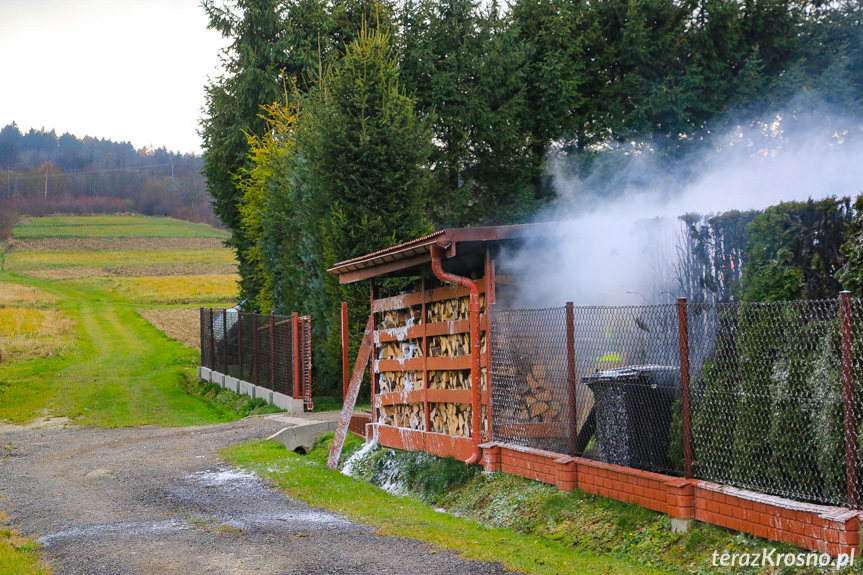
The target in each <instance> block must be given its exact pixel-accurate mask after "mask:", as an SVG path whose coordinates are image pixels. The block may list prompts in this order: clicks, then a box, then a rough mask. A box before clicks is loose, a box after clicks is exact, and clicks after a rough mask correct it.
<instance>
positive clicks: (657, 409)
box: [583, 365, 680, 473]
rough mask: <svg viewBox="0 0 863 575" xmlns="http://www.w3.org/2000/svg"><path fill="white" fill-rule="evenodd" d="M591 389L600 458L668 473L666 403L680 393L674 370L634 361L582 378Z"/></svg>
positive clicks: (668, 414)
mask: <svg viewBox="0 0 863 575" xmlns="http://www.w3.org/2000/svg"><path fill="white" fill-rule="evenodd" d="M583 381H584V383H585V384H586V385H587V386H588V387H589V388H590V390H591V391H592V392H593V397H594V409H595V411H596V435H597V439H598V440H599V451H600V456H601V458H602V461H604V462H606V463H613V464H615V465H623V466H625V467H633V468H635V469H643V470H645V471H656V472H664V473H665V472H669V471H670V470H671V461H670V460H669V458H668V431H669V427H670V426H671V406H672V405H673V404H674V402H675V400H677V399H678V398H679V397H680V368H678V367H673V366H665V365H634V366H629V367H620V368H617V369H609V370H606V371H597V372H596V373H594V374H592V375H589V376H587V377H585V378H584V379H583Z"/></svg>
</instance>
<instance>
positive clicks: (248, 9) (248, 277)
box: [201, 0, 297, 300]
mask: <svg viewBox="0 0 863 575" xmlns="http://www.w3.org/2000/svg"><path fill="white" fill-rule="evenodd" d="M203 7H204V10H205V11H206V13H207V16H208V18H209V19H210V28H213V29H216V30H218V31H219V32H221V33H222V35H223V36H225V37H226V38H231V39H232V40H233V42H232V43H231V45H230V47H229V48H228V49H226V51H225V54H224V56H223V65H224V68H225V73H224V74H223V75H222V76H221V77H219V78H217V79H215V80H214V81H212V82H211V83H210V84H209V85H208V86H207V104H206V116H205V117H204V118H203V120H202V121H201V136H202V137H203V140H204V144H203V148H204V173H205V175H206V177H207V189H208V191H209V193H210V195H211V196H212V197H213V209H214V211H215V213H216V215H217V216H218V218H219V219H220V220H221V221H222V223H223V224H224V225H225V226H226V227H227V228H229V229H230V230H231V239H230V241H229V245H230V246H231V247H233V248H234V249H235V250H236V252H237V260H238V262H239V270H240V277H241V279H240V295H241V297H242V298H243V299H250V300H253V299H254V298H255V296H256V295H257V293H258V291H259V290H260V287H261V286H260V284H259V283H258V280H257V278H258V275H257V274H256V273H255V271H254V265H253V264H252V263H251V262H250V261H249V256H248V253H249V250H250V249H251V247H252V245H251V242H250V240H249V238H248V237H247V235H246V233H245V232H244V230H243V227H242V225H241V223H242V222H241V214H240V205H241V203H242V196H243V193H242V190H241V189H240V188H239V187H238V186H237V182H236V178H237V177H238V175H239V174H240V173H241V171H242V170H243V169H249V168H250V160H249V158H248V153H249V143H248V135H258V136H260V135H262V134H263V133H264V131H265V130H266V129H267V123H266V121H265V120H264V119H263V118H262V117H261V105H264V104H272V103H273V102H278V101H280V100H282V99H283V98H284V93H285V89H284V85H285V84H286V83H287V82H288V78H285V77H283V76H282V74H283V70H285V66H286V62H285V60H286V54H287V53H288V52H289V49H288V46H287V45H286V43H285V36H286V34H285V30H286V29H287V28H288V26H287V25H286V14H285V9H284V3H283V2H281V1H280V0H235V2H234V3H233V4H232V5H230V6H226V7H219V6H217V5H216V3H215V1H214V0H204V2H203ZM291 72H294V74H292V75H296V74H297V72H296V70H292V71H288V70H286V71H285V72H284V73H285V74H290V73H291Z"/></svg>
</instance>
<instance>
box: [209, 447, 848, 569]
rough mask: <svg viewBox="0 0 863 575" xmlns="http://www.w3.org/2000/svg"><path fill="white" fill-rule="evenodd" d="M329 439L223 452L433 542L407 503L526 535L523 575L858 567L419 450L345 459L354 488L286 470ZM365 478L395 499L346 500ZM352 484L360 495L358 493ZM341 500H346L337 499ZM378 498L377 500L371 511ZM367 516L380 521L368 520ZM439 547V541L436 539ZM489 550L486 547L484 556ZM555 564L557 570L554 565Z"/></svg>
mask: <svg viewBox="0 0 863 575" xmlns="http://www.w3.org/2000/svg"><path fill="white" fill-rule="evenodd" d="M331 440H332V434H328V435H325V436H323V437H322V438H319V440H318V443H317V444H316V446H315V448H314V449H313V450H312V451H311V452H310V453H309V455H307V456H302V457H301V456H296V455H295V454H286V453H285V452H284V450H282V451H281V453H280V452H279V449H278V447H275V448H273V447H271V446H269V445H268V444H248V445H247V446H243V447H238V448H237V449H238V450H240V453H241V456H239V457H238V456H236V455H234V453H232V452H226V454H225V455H226V456H228V458H229V459H230V460H231V461H232V462H234V463H236V464H240V465H242V466H243V467H246V468H247V469H250V470H252V471H255V472H256V473H258V474H259V475H262V476H264V477H266V478H267V479H268V480H269V481H271V482H273V483H274V484H275V485H276V486H278V487H281V488H283V489H285V490H286V491H288V493H289V494H291V495H292V496H294V497H296V498H298V499H301V500H304V501H307V502H309V503H312V504H314V505H321V506H323V507H327V508H330V509H337V510H339V511H343V512H345V513H347V514H348V515H349V516H351V517H353V518H357V519H359V520H361V521H363V522H366V523H369V524H372V525H376V526H378V527H381V528H382V529H383V530H384V532H386V533H388V534H397V535H404V536H408V537H414V538H418V539H422V540H424V541H429V542H432V543H436V544H440V543H438V541H437V540H436V539H435V537H436V535H435V534H434V528H430V527H429V526H428V525H427V524H426V521H427V520H426V518H425V516H424V515H421V514H419V513H417V514H415V513H414V509H415V506H416V505H419V506H423V507H425V509H426V510H430V509H432V508H433V509H438V510H441V509H442V510H446V511H447V513H448V514H451V515H452V516H454V517H461V518H463V519H464V520H470V521H474V522H477V523H478V524H481V525H483V526H485V527H484V529H489V530H494V531H495V533H499V534H506V535H505V536H506V537H514V538H521V537H526V538H528V539H527V541H542V545H541V546H540V544H538V543H537V544H536V546H535V547H531V546H528V550H531V549H532V550H533V551H534V552H535V555H534V557H533V558H534V562H533V563H531V562H530V560H529V559H528V556H527V555H525V556H523V559H524V560H523V561H520V562H519V563H517V564H516V563H512V562H507V561H508V560H507V561H505V563H506V564H507V566H508V567H511V568H516V569H523V570H525V571H526V572H528V573H548V572H557V573H588V572H591V571H590V568H591V564H590V563H587V564H584V563H582V562H581V557H589V558H599V560H600V561H601V562H602V563H603V564H605V565H608V566H610V567H609V571H607V572H609V573H616V572H617V571H615V570H614V569H617V568H619V566H622V565H629V567H627V569H629V570H628V571H626V572H631V573H638V572H666V573H680V574H696V575H706V574H722V575H726V574H727V575H730V574H732V573H733V574H744V575H756V574H758V575H780V574H781V575H786V574H788V575H790V574H792V573H793V574H801V575H816V574H823V573H843V574H847V573H863V566H861V563H860V561H859V558H858V560H857V561H856V562H855V564H854V565H853V566H850V567H846V568H844V569H842V570H841V571H837V570H834V569H832V568H831V567H828V568H819V567H803V568H801V567H797V566H794V567H786V566H784V565H777V566H771V565H770V564H767V565H765V564H764V563H763V562H761V563H759V564H758V565H754V557H755V554H757V553H763V552H764V551H768V552H769V550H771V549H775V555H778V554H787V553H790V554H794V555H796V554H804V555H809V554H811V553H812V552H810V551H807V550H803V549H799V548H796V547H794V546H792V545H787V544H779V543H776V542H773V541H767V540H764V539H760V538H757V537H754V536H751V535H747V534H744V533H738V532H735V531H731V530H728V529H723V528H721V527H717V526H713V525H707V524H704V523H698V522H696V523H695V524H694V525H693V526H692V527H691V528H690V530H689V531H687V532H686V533H673V532H672V531H671V520H670V518H669V517H668V516H667V515H664V514H661V513H655V512H653V511H650V510H647V509H644V508H642V507H639V506H637V505H629V504H626V503H622V502H619V501H615V500H612V499H606V498H603V497H597V496H595V495H591V494H589V493H585V492H582V491H573V492H568V493H567V492H562V491H560V490H558V489H557V488H556V487H553V486H550V485H545V484H542V483H538V482H534V481H529V480H527V479H524V478H521V477H517V476H513V475H507V474H501V473H494V474H486V473H482V472H481V470H480V469H479V468H477V467H474V468H471V469H468V468H467V467H466V466H465V465H464V464H463V463H462V462H459V461H455V460H452V459H441V458H437V457H434V456H431V455H428V454H425V453H410V452H405V451H396V450H392V449H382V448H379V447H378V448H374V449H371V450H365V452H364V454H363V456H362V457H361V458H354V459H353V460H351V462H350V464H349V465H350V466H351V467H352V469H351V471H350V474H351V475H352V476H353V477H355V478H356V479H355V482H356V484H357V485H358V486H359V487H356V488H354V487H353V486H351V487H344V486H343V481H344V479H345V478H344V476H341V475H337V474H335V473H332V475H322V476H316V475H315V476H312V475H308V476H305V477H304V476H303V474H302V473H300V474H299V476H298V477H287V475H290V474H292V473H297V470H299V469H302V470H304V471H306V472H308V473H312V472H311V471H309V470H310V469H311V470H314V469H318V470H321V471H326V470H325V469H323V468H324V466H325V464H326V458H327V454H328V451H329V445H330V442H331ZM362 445H363V444H362V442H361V441H360V440H358V439H356V438H354V437H352V436H349V441H348V443H347V444H346V448H345V456H344V457H343V458H342V462H345V461H346V460H347V458H348V456H349V455H350V454H351V453H352V452H355V451H357V449H358V448H359V447H360V446H362ZM264 462H267V463H266V464H265V463H264ZM298 462H299V463H298ZM314 473H318V472H314ZM327 473H329V472H327ZM306 482H309V484H306ZM311 483H316V486H320V485H323V487H321V489H323V490H331V491H332V493H322V494H320V495H318V494H316V493H311V494H310V495H309V496H308V497H307V496H306V495H304V493H305V491H306V490H313V489H312V487H311ZM368 483H372V484H374V485H377V486H379V487H382V488H383V489H385V490H386V492H387V493H389V494H396V495H399V496H400V497H395V498H393V497H392V495H386V497H384V496H381V497H382V499H377V498H373V499H368V500H362V499H360V500H358V501H356V502H353V501H350V499H351V498H353V497H363V495H362V493H370V491H369V490H368ZM355 489H356V491H359V492H361V493H360V494H359V495H357V494H356V491H355ZM374 493H375V494H376V495H377V494H380V493H381V492H380V491H377V490H375V492H374ZM387 497H389V499H387ZM346 499H348V500H349V501H345V500H346ZM390 502H394V503H390ZM378 505H381V507H380V513H378V509H379V508H378V507H377V506H378ZM403 509H406V510H408V511H403ZM402 514H403V515H404V516H402ZM436 515H438V516H440V515H441V514H440V513H437V514H436ZM376 516H380V517H381V518H386V519H379V520H377V521H376V520H375V517H376ZM395 516H398V517H399V519H398V521H399V523H398V524H399V525H400V526H401V528H403V529H404V530H403V531H400V529H401V528H399V529H386V524H387V522H388V521H389V519H391V518H392V517H395ZM435 527H436V526H435ZM430 530H431V531H432V534H431V535H430V534H429V531H430ZM516 534H517V535H516ZM471 537H474V538H473V539H472V540H471V541H472V542H473V543H474V544H476V545H479V546H482V545H485V544H486V543H489V542H490V541H494V538H493V537H492V539H491V540H490V539H488V538H486V537H485V536H471ZM468 540H470V539H469V538H468ZM444 541H446V539H444ZM441 545H442V546H446V544H445V543H444V544H441ZM457 545H460V544H457ZM453 548H458V547H453ZM550 549H551V550H563V552H568V553H571V554H573V555H572V557H571V559H572V561H573V562H572V563H571V564H570V565H569V566H567V565H564V564H561V563H556V562H555V560H554V559H552V560H551V561H548V560H547V559H546V556H547V555H549V552H548V550H550ZM507 552H509V551H507ZM714 552H717V553H718V554H719V555H722V554H723V553H725V552H728V553H729V554H731V555H733V554H735V553H736V554H737V555H738V557H743V556H744V555H745V556H747V557H748V558H750V559H752V563H753V564H750V565H748V566H740V564H739V563H738V564H737V565H735V566H733V567H732V566H729V567H722V566H714V564H713V563H714V559H713V554H714ZM493 553H494V550H493V549H492V557H493V556H494V555H493ZM775 555H774V556H775ZM563 556H565V554H564V555H563ZM549 557H554V555H549ZM741 561H742V559H741ZM747 561H748V560H747ZM552 566H554V567H552ZM555 568H559V569H560V570H559V571H554V569H555ZM546 569H547V570H546Z"/></svg>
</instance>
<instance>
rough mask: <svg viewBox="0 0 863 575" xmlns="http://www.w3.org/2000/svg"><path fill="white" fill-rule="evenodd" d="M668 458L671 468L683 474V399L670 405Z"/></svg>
mask: <svg viewBox="0 0 863 575" xmlns="http://www.w3.org/2000/svg"><path fill="white" fill-rule="evenodd" d="M668 460H669V461H670V462H671V469H673V470H674V471H675V472H676V473H678V474H680V475H683V471H684V466H683V401H681V400H679V399H678V400H677V401H675V402H674V403H673V404H672V406H671V427H670V429H669V430H668Z"/></svg>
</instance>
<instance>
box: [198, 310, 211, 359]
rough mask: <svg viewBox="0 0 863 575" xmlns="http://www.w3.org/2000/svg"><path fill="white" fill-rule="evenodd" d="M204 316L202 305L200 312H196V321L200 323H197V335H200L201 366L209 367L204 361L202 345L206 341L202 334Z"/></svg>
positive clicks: (205, 343)
mask: <svg viewBox="0 0 863 575" xmlns="http://www.w3.org/2000/svg"><path fill="white" fill-rule="evenodd" d="M205 317H206V316H205V315H204V306H201V309H200V312H199V313H198V321H199V322H200V323H199V324H198V336H199V337H200V339H201V346H200V350H201V366H202V367H209V366H208V365H207V362H206V361H204V346H205V345H207V342H206V340H205V337H206V336H205V335H204V318H205Z"/></svg>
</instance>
